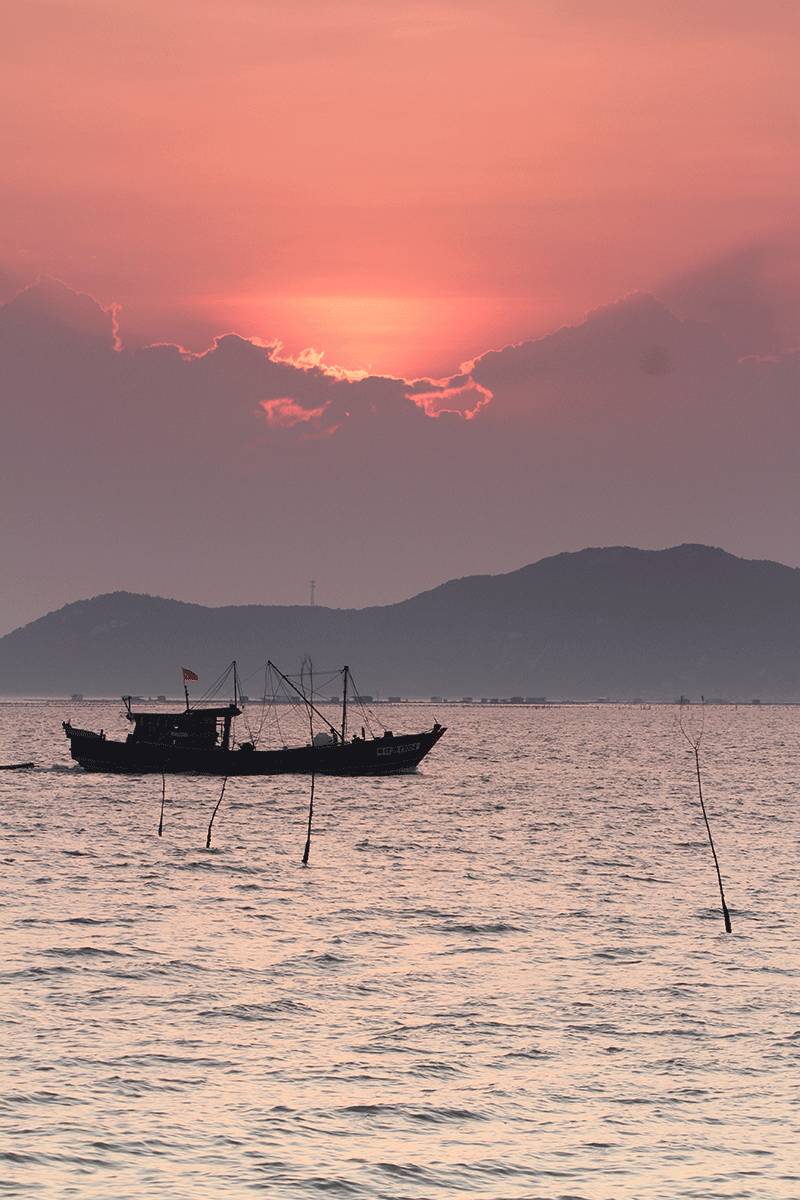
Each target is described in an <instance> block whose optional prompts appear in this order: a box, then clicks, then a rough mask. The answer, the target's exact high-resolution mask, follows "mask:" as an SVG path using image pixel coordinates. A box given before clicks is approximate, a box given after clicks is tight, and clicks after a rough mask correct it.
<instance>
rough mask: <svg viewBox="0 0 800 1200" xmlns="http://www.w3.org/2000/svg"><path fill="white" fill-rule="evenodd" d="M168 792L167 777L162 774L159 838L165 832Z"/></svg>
mask: <svg viewBox="0 0 800 1200" xmlns="http://www.w3.org/2000/svg"><path fill="white" fill-rule="evenodd" d="M166 791H167V777H166V775H165V774H164V773H163V772H162V774H161V813H160V815H159V818H158V836H159V837H161V834H162V833H163V832H164V796H165V795H166Z"/></svg>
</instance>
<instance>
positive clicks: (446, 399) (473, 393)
mask: <svg viewBox="0 0 800 1200" xmlns="http://www.w3.org/2000/svg"><path fill="white" fill-rule="evenodd" d="M406 399H407V400H412V401H413V402H414V404H416V405H417V406H418V407H419V408H421V409H423V411H424V412H425V415H426V416H428V417H440V416H441V415H442V413H457V414H458V416H460V417H463V418H464V420H465V421H471V420H472V418H473V417H475V416H477V414H478V413H479V412H480V410H481V409H482V408H484V407H485V406H486V405H487V404H489V403H490V401H491V400H493V399H494V396H493V394H492V392H490V391H489V389H488V388H487V387H484V386H483V385H482V384H480V383H477V382H476V380H474V379H468V380H467V381H466V383H461V384H456V385H455V386H454V385H452V383H451V381H449V380H447V381H445V383H444V384H443V386H441V387H439V388H436V389H435V390H433V391H429V392H414V391H411V392H406Z"/></svg>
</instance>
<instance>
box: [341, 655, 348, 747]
mask: <svg viewBox="0 0 800 1200" xmlns="http://www.w3.org/2000/svg"><path fill="white" fill-rule="evenodd" d="M349 674H350V668H349V667H348V666H345V667H344V669H343V670H342V675H343V677H344V682H343V686H342V745H344V743H345V740H346V738H347V677H348V675H349Z"/></svg>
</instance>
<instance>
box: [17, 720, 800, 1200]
mask: <svg viewBox="0 0 800 1200" xmlns="http://www.w3.org/2000/svg"><path fill="white" fill-rule="evenodd" d="M68 710H70V711H71V715H72V718H73V720H74V721H75V722H76V723H77V724H82V725H88V726H90V727H91V726H92V725H102V726H104V727H105V728H106V729H113V728H115V727H119V728H121V727H122V723H121V722H120V720H119V706H118V705H110V704H109V705H95V706H91V705H64V704H57V705H56V704H53V703H35V702H28V703H15V704H11V703H6V704H2V705H0V761H5V762H8V761H13V760H17V759H21V758H28V757H35V758H36V760H37V762H38V763H39V764H41V767H40V769H37V770H36V771H34V772H30V773H27V774H19V775H17V774H0V821H1V822H2V867H3V889H2V921H3V962H2V982H3V998H2V1016H3V1036H2V1051H1V1052H2V1055H3V1058H4V1063H3V1071H4V1081H5V1084H4V1095H3V1100H2V1111H1V1113H0V1117H1V1118H2V1125H3V1128H4V1133H3V1136H2V1147H1V1151H0V1191H2V1193H3V1194H5V1195H11V1196H29V1195H30V1196H35V1195H42V1196H53V1197H55V1196H58V1197H68V1196H79V1197H87V1198H89V1197H97V1198H101V1197H102V1198H103V1200H108V1198H109V1197H113V1198H114V1200H121V1198H130V1200H144V1198H149V1197H159V1198H163V1197H169V1198H170V1200H182V1198H184V1197H186V1198H187V1200H189V1198H191V1200H195V1198H212V1197H213V1198H214V1200H220V1198H228V1197H243V1196H248V1195H250V1194H266V1195H269V1196H275V1197H287V1198H293V1197H313V1196H329V1197H337V1196H341V1197H366V1198H369V1200H374V1198H378V1197H387V1198H389V1197H391V1198H392V1200H395V1198H397V1200H400V1198H401V1197H402V1198H405V1197H408V1198H409V1200H410V1198H412V1197H414V1198H418V1197H438V1196H447V1197H462V1196H463V1197H484V1198H487V1200H506V1198H508V1200H519V1198H522V1197H528V1198H531V1200H533V1198H536V1200H556V1198H559V1200H567V1198H569V1200H577V1198H582V1200H644V1198H653V1200H655V1198H659V1200H676V1198H677V1197H681V1198H683V1197H696V1198H698V1200H699V1198H701V1197H702V1198H712V1197H713V1200H718V1198H721V1197H731V1198H733V1197H760V1198H763V1200H784V1198H787V1200H788V1198H790V1197H791V1198H792V1200H796V1198H797V1197H798V1196H800V1154H798V1150H797V1146H798V1144H799V1143H798V1139H799V1138H800V1119H799V1118H800V1110H799V1109H798V1067H800V957H799V956H798V951H797V944H798V928H799V927H800V919H799V918H800V901H799V900H798V893H799V892H800V889H799V888H798V883H799V882H800V867H799V866H798V849H799V845H798V843H799V842H800V818H799V817H798V803H797V793H798V780H800V710H797V709H790V708H766V707H764V708H760V709H756V708H742V709H733V708H711V709H709V710H708V711H707V714H706V733H705V741H704V744H703V758H702V762H703V769H704V780H705V785H706V792H707V802H708V807H709V812H710V815H711V819H712V824H713V827H714V830H715V834H716V839H717V847H718V850H719V854H720V860H721V864H722V868H723V875H724V878H725V881H726V891H727V896H728V902H729V905H730V908H731V913H732V918H733V926H734V933H733V935H732V936H730V937H726V935H725V934H724V932H723V928H722V921H721V918H720V915H719V908H718V894H717V885H716V879H715V876H714V873H713V866H712V863H711V859H710V856H709V853H708V849H707V844H706V842H705V833H704V828H703V826H702V819H701V816H700V813H699V809H698V806H697V800H696V790H695V779H694V774H693V760H692V758H691V754H690V751H688V748H687V746H686V744H685V743H684V742H683V741H682V740H681V737H680V734H679V732H678V730H677V726H676V716H675V710H674V709H670V708H650V709H641V708H633V707H629V708H622V707H620V708H616V707H611V706H601V707H596V708H594V707H580V708H578V707H576V708H555V707H553V708H535V709H534V708H532V709H505V710H499V711H491V712H486V711H483V710H481V711H475V710H470V709H469V708H467V707H463V708H450V709H448V710H447V713H446V717H445V716H443V714H441V713H440V714H439V715H440V717H441V718H442V719H446V720H447V723H448V725H449V731H448V733H447V735H446V737H445V738H444V740H443V741H442V742H441V743H440V745H439V746H438V747H437V748H436V750H435V751H434V752H433V754H432V755H431V756H430V758H429V759H428V760H427V761H426V762H425V763H424V764H423V767H422V769H421V770H420V772H419V773H418V774H416V775H411V776H404V777H400V778H396V779H388V780H377V781H372V780H332V779H323V780H321V781H320V782H319V786H318V790H317V807H316V828H315V835H314V841H313V846H312V857H311V867H310V869H308V870H304V869H303V868H302V867H301V865H300V861H299V860H300V856H301V853H302V849H303V842H304V835H305V830H304V823H305V817H306V798H307V787H308V781H307V780H303V779H293V778H291V777H283V778H278V779H271V780H270V779H262V780H258V779H255V780H232V781H230V782H229V784H228V788H227V791H226V794H225V799H224V801H223V804H222V807H221V809H220V812H219V815H218V817H217V821H216V823H215V826H214V838H213V845H212V850H211V851H210V852H209V851H207V850H206V849H205V848H204V847H205V834H206V826H207V822H208V817H209V814H210V811H211V809H212V808H213V805H214V803H215V802H216V799H217V797H218V794H219V791H218V788H219V783H218V781H213V780H202V779H192V778H172V779H168V781H167V804H166V819H165V833H164V837H163V838H162V839H159V838H158V837H157V836H156V830H157V825H158V810H159V804H160V799H161V795H160V793H161V781H160V778H129V779H124V778H122V779H120V778H114V777H113V776H105V777H104V776H92V775H87V774H84V773H82V772H81V771H80V770H79V769H77V768H74V767H73V766H71V765H70V760H69V758H68V756H67V746H66V742H65V741H64V740H63V737H62V735H61V730H60V720H61V717H62V716H66V715H68ZM432 720H433V713H432V712H431V710H429V709H422V708H417V709H415V708H411V707H409V708H406V709H404V710H402V712H398V713H395V714H392V717H391V721H390V723H391V724H392V725H393V727H394V728H395V730H399V729H401V728H403V727H405V728H409V727H413V726H415V725H428V724H430V723H431V721H432ZM31 751H33V752H32V753H31Z"/></svg>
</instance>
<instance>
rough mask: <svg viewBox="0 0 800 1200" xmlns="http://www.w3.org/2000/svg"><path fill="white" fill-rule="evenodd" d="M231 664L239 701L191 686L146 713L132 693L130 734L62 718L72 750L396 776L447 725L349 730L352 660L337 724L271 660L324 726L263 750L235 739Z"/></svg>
mask: <svg viewBox="0 0 800 1200" xmlns="http://www.w3.org/2000/svg"><path fill="white" fill-rule="evenodd" d="M231 665H232V667H233V670H234V701H233V703H232V704H226V705H223V706H217V707H199V706H197V707H192V706H191V705H190V703H189V696H188V692H186V708H185V709H184V710H183V711H180V712H141V711H138V710H137V711H135V710H134V709H133V708H132V706H131V698H130V697H129V696H128V697H123V701H124V702H125V705H126V715H127V718H128V720H129V721H130V722H131V723H132V725H133V730H132V732H131V733H129V734H128V736H127V738H126V739H125V741H118V740H115V739H113V738H109V737H107V735H106V733H105V732H104V731H103V730H102V729H101V730H100V732H99V733H98V732H95V731H94V730H89V729H79V728H77V727H76V726H74V725H73V724H72V723H71V722H70V721H63V722H62V726H63V729H64V733H65V734H66V736H67V739H68V741H69V744H70V753H71V755H72V757H73V758H74V759H75V761H76V762H77V763H79V764H80V765H81V766H82V767H84V768H85V769H86V770H87V771H110V772H115V773H126V774H139V773H152V774H196V775H227V776H234V775H287V774H302V775H311V774H316V775H394V774H397V773H398V772H403V771H410V770H413V769H414V768H415V767H416V766H417V765H418V764H419V763H420V762H421V761H422V759H423V758H424V757H425V755H426V754H428V753H429V751H430V750H431V749H432V748H433V747H434V746H435V745H436V743H437V742H438V741H439V738H440V737H441V736H442V734H443V733H444V732H445V728H446V727H445V726H444V725H440V724H439V722H438V721H437V722H435V723H434V725H433V727H432V728H431V729H428V730H423V731H422V732H419V733H406V734H394V733H392V731H391V730H385V731H384V733H383V734H382V735H381V736H378V737H367V736H366V734H365V732H364V731H363V729H362V735H361V736H359V735H358V734H354V735H353V736H352V737H348V732H347V700H348V683H349V680H350V670H349V667H344V668H343V671H342V677H343V684H344V687H343V696H342V720H341V726H340V727H339V728H337V727H335V726H334V725H333V723H332V722H331V721H329V720H328V718H327V717H326V716H325V715H324V714H323V713H322V712H320V710H319V709H318V708H317V707H316V705H315V704H314V703H313V700H312V699H311V698H310V697H309V696H307V695H306V694H305V692H304V691H303V690H301V689H300V688H298V687H297V686H296V685H295V684H294V683H293V682H292V681H291V679H290V678H289V677H288V676H286V675H283V673H282V672H280V671H278V669H277V667H275V665H274V664H273V663H269V664H268V667H269V668H270V669H271V670H273V671H275V672H276V673H277V675H278V676H279V677H280V678H281V679H282V680H283V681H284V682H285V683H286V684H287V685H288V686H289V687H291V688H292V689H293V691H294V692H295V693H296V694H297V696H299V697H300V700H301V702H302V703H304V704H305V705H306V708H307V710H308V711H309V712H310V713H313V714H315V715H316V716H317V718H318V719H319V721H320V722H321V724H323V725H324V726H325V729H324V730H321V731H320V732H319V733H317V734H316V735H315V736H314V738H313V741H309V742H308V744H307V745H302V746H284V747H283V748H282V749H276V750H272V749H270V750H261V749H257V748H256V746H255V745H254V744H253V742H250V741H246V742H238V743H236V742H235V741H234V739H233V737H232V724H233V720H234V718H235V717H238V716H240V715H241V713H242V709H241V708H240V707H239V705H238V703H237V686H238V684H237V680H236V668H235V664H231Z"/></svg>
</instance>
